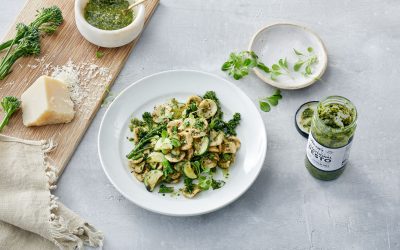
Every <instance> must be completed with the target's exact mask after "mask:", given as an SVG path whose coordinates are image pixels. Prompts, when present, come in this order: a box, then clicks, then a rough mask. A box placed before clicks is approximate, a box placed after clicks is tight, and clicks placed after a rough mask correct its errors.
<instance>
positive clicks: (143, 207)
mask: <svg viewBox="0 0 400 250" xmlns="http://www.w3.org/2000/svg"><path fill="white" fill-rule="evenodd" d="M174 72H191V73H197V74H204V75H208V76H211V77H214V78H218V79H220V80H222V81H224V82H226V83H227V84H228V85H230V87H231V88H234V89H236V90H238V91H240V92H241V93H243V95H244V96H245V98H247V99H248V100H249V101H250V103H251V104H252V105H253V106H254V108H255V109H257V107H256V106H255V104H254V103H253V101H252V100H251V99H250V97H249V96H248V95H247V94H246V93H245V92H244V91H242V90H241V89H240V88H239V87H237V86H236V85H235V84H233V83H231V82H230V81H228V80H227V79H224V78H222V77H220V76H218V75H215V74H212V73H208V72H204V71H200V70H191V69H173V70H165V71H160V72H156V73H153V74H151V75H148V76H145V77H143V78H140V79H138V80H136V81H134V82H133V83H131V84H130V85H128V86H127V87H125V88H124V89H123V90H122V91H121V92H120V93H119V94H118V95H117V96H116V97H115V99H114V100H113V102H112V103H111V104H110V105H109V106H108V107H107V110H106V111H105V113H104V115H103V117H102V119H101V122H100V126H99V130H98V135H97V151H98V156H99V160H100V164H101V167H102V169H103V171H104V173H105V175H106V176H107V179H108V180H109V181H110V182H111V184H112V185H113V187H114V188H115V189H116V190H117V191H118V192H119V193H120V194H121V195H122V196H124V197H125V198H126V199H127V200H128V201H130V202H131V203H133V204H135V205H136V206H138V207H140V208H142V209H145V210H147V211H150V212H153V213H156V214H162V215H167V216H172V217H191V216H198V215H203V214H208V213H212V212H215V211H217V210H219V209H222V208H224V207H226V206H228V205H229V204H232V203H233V202H235V201H236V200H237V199H238V198H239V197H241V196H242V195H243V194H244V193H246V192H247V190H248V189H249V188H250V187H251V186H252V185H253V184H254V182H255V180H256V179H257V178H258V176H259V175H260V172H261V170H262V169H263V167H264V163H265V159H266V155H267V150H268V143H267V142H268V136H267V131H266V126H265V123H264V120H263V119H262V116H261V114H260V112H259V111H258V110H257V111H258V112H257V116H258V117H259V119H260V120H261V124H262V131H263V133H264V135H265V142H264V143H263V144H262V145H261V147H264V148H265V150H262V155H261V158H260V159H262V160H261V162H260V165H261V166H260V167H259V168H258V169H257V172H256V174H255V176H254V178H253V179H252V180H251V181H250V182H249V183H248V184H247V186H246V187H245V188H244V189H243V190H242V191H241V192H240V193H238V195H236V196H235V197H233V198H232V199H231V200H229V201H228V202H225V203H223V204H221V205H219V206H216V207H214V208H212V209H208V210H207V209H206V210H204V211H200V212H190V213H185V214H177V213H168V212H162V211H159V210H156V209H152V208H150V207H147V206H144V205H142V204H140V203H139V202H136V201H134V200H132V199H131V198H130V197H129V196H128V195H127V194H125V192H124V191H123V190H121V189H120V188H119V187H118V185H116V183H114V181H113V179H112V178H111V177H110V175H109V173H108V171H107V169H106V167H105V164H104V161H103V158H102V154H101V149H100V138H101V134H102V131H103V129H104V123H105V119H106V117H107V114H108V113H109V112H110V110H111V108H112V107H113V104H114V103H115V101H116V100H117V99H118V98H120V97H121V96H122V95H123V94H124V93H125V92H126V91H128V89H130V88H132V87H133V86H135V85H136V84H138V83H140V82H142V81H144V80H146V79H148V78H151V77H154V76H158V75H162V74H168V73H174Z"/></svg>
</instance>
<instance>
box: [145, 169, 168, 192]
mask: <svg viewBox="0 0 400 250" xmlns="http://www.w3.org/2000/svg"><path fill="white" fill-rule="evenodd" d="M162 179H163V172H162V171H161V170H151V171H149V172H147V173H146V174H145V175H144V179H143V182H144V185H145V186H146V189H147V191H149V192H153V190H154V188H155V187H156V186H157V185H158V184H159V183H160V182H161V181H162Z"/></svg>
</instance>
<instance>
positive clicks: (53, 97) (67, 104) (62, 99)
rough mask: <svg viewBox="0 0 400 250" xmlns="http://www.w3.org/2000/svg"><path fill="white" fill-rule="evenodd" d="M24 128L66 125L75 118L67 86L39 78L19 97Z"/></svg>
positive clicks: (49, 78) (59, 82)
mask: <svg viewBox="0 0 400 250" xmlns="http://www.w3.org/2000/svg"><path fill="white" fill-rule="evenodd" d="M21 101H22V119H23V123H24V125H25V126H27V127H29V126H42V125H48V124H57V123H68V122H70V121H72V119H73V118H74V116H75V111H74V103H73V102H72V101H71V97H70V92H69V90H68V87H67V85H66V84H65V83H64V82H62V81H60V80H58V79H55V78H52V77H49V76H41V77H39V78H38V79H37V80H36V81H35V82H34V83H33V84H32V85H31V86H30V87H29V88H28V89H27V90H26V91H25V92H24V93H23V94H22V96H21Z"/></svg>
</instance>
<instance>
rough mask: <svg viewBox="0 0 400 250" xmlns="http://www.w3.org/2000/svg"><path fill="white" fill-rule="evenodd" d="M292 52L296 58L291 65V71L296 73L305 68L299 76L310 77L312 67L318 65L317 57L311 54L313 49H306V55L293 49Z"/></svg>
mask: <svg viewBox="0 0 400 250" xmlns="http://www.w3.org/2000/svg"><path fill="white" fill-rule="evenodd" d="M293 51H294V53H295V54H296V55H297V57H298V60H297V62H296V63H295V64H294V65H293V70H294V71H296V72H298V71H300V69H302V68H303V66H305V67H304V68H303V71H302V72H301V74H302V75H303V76H305V77H308V76H310V75H312V66H313V65H315V64H317V63H318V57H317V55H315V54H314V53H313V51H314V49H313V48H312V47H308V48H307V53H304V52H300V51H298V50H296V49H293Z"/></svg>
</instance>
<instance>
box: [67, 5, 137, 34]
mask: <svg viewBox="0 0 400 250" xmlns="http://www.w3.org/2000/svg"><path fill="white" fill-rule="evenodd" d="M83 1H86V4H87V2H89V0H75V8H74V12H75V18H77V19H78V20H79V21H80V23H81V24H82V25H85V27H86V28H88V29H89V30H91V31H94V32H97V33H102V34H110V35H115V34H117V33H121V32H125V31H129V30H131V29H134V28H135V27H137V26H140V24H141V19H143V18H144V14H145V6H144V4H143V3H142V4H139V5H137V6H135V7H134V9H135V12H136V13H137V15H136V17H135V18H134V19H133V21H132V23H130V24H129V25H128V26H125V27H123V28H121V29H117V30H103V29H99V28H97V27H95V26H93V25H91V24H90V23H88V21H86V19H85V18H84V16H83V11H82V8H81V7H80V5H81V3H82V2H83Z"/></svg>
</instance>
